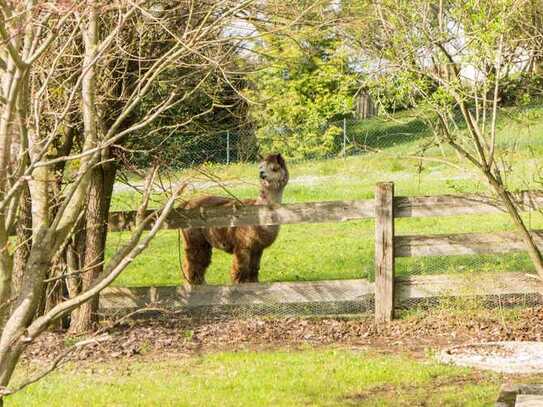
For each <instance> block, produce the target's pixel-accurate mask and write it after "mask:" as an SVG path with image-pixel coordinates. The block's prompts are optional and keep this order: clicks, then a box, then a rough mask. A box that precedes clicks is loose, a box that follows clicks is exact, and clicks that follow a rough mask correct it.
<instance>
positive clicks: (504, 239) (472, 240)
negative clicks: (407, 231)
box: [394, 230, 543, 257]
mask: <svg viewBox="0 0 543 407" xmlns="http://www.w3.org/2000/svg"><path fill="white" fill-rule="evenodd" d="M531 232H532V235H533V237H534V240H535V241H536V244H537V245H538V246H539V247H540V248H541V249H543V230H532V231H531ZM394 250H395V256H396V257H421V256H454V255H463V254H485V253H489V254H490V253H508V252H516V251H523V250H526V244H525V243H524V242H523V241H522V239H521V238H520V237H519V236H518V235H517V234H515V233H513V232H497V233H457V234H452V235H449V234H446V235H414V236H405V235H404V236H396V237H395V239H394Z"/></svg>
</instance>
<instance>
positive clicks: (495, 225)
mask: <svg viewBox="0 0 543 407" xmlns="http://www.w3.org/2000/svg"><path fill="white" fill-rule="evenodd" d="M421 129H422V130H421ZM349 131H350V134H351V135H354V136H356V138H357V139H358V141H359V142H361V141H363V140H366V141H367V140H374V145H375V146H384V147H386V149H385V150H384V151H383V152H380V153H375V154H367V155H361V156H354V157H348V158H346V159H330V160H321V161H307V162H300V163H295V164H291V165H290V171H291V178H292V180H293V181H292V182H291V184H290V185H288V186H287V189H286V191H285V201H286V202H306V201H323V200H342V199H344V200H351V199H371V198H372V197H373V190H374V186H375V183H376V182H379V181H386V180H390V181H394V182H395V185H396V193H397V194H398V195H431V194H444V193H461V192H477V191H485V190H486V188H485V186H484V183H483V182H481V181H480V180H479V179H478V178H477V177H475V176H473V174H470V173H469V172H468V170H458V169H455V168H452V167H450V166H447V165H446V164H442V163H437V162H424V163H423V164H424V165H423V168H422V169H421V168H420V167H419V164H420V163H419V162H418V161H413V160H407V159H404V158H401V157H402V156H405V155H407V154H412V153H413V152H415V151H416V149H417V146H419V145H420V143H422V142H424V138H423V137H422V136H425V135H426V133H425V131H424V129H423V128H422V127H421V126H420V123H419V122H416V121H413V119H411V118H409V117H406V116H405V115H403V116H400V117H399V118H398V121H397V122H390V121H384V120H383V119H373V120H370V121H366V122H362V123H359V124H358V125H357V126H356V127H353V128H351V129H350V130H349ZM498 132H499V133H498V142H499V144H500V145H501V146H502V149H503V151H506V152H507V153H508V154H509V155H510V156H511V161H512V162H513V164H514V167H513V169H512V171H511V172H509V173H508V174H507V176H508V182H509V183H510V185H511V186H513V187H515V188H528V187H538V186H539V185H538V184H537V175H538V168H539V164H540V161H539V157H541V156H542V153H543V137H541V136H542V135H543V108H541V107H539V108H532V109H527V110H525V111H511V112H510V114H509V115H508V116H507V119H504V120H502V121H501V122H500V123H499V126H498ZM406 133H408V134H407V135H406ZM393 140H396V144H394V142H393ZM398 140H399V141H398ZM442 153H443V154H444V155H445V156H446V157H448V158H450V157H454V155H453V154H452V153H451V152H449V151H447V150H446V149H445V150H444V151H443V152H442ZM206 170H208V171H211V172H213V173H214V174H215V175H217V176H218V177H219V178H220V179H221V180H223V181H238V184H236V185H234V186H231V187H229V189H230V192H231V193H233V194H235V195H236V196H239V197H240V198H244V197H252V196H255V195H256V194H257V186H256V182H255V180H256V175H257V174H256V168H255V166H254V165H252V164H234V165H230V166H210V167H208V168H207V169H206ZM195 176H196V178H197V179H200V180H205V178H204V177H202V175H197V174H196V175H195V174H189V173H182V174H176V175H175V177H174V178H175V179H179V178H185V177H186V178H194V177H195ZM206 193H223V194H224V191H221V190H220V189H209V190H206ZM134 205H135V196H134V195H133V194H129V193H120V194H117V195H116V196H115V199H114V203H113V206H114V209H126V208H128V207H134ZM527 216H528V219H529V223H530V225H531V226H532V227H542V225H543V219H541V217H540V216H539V214H529V215H527ZM508 228H510V223H509V220H508V218H507V216H500V215H493V216H469V217H452V218H422V219H401V220H398V221H397V230H398V233H399V234H431V233H461V232H475V231H480V232H489V231H498V230H507V229H508ZM126 237H127V235H126V234H112V236H110V240H109V242H108V251H109V253H111V251H112V249H113V248H114V247H116V246H117V245H118V244H119V243H121V242H122V241H123V239H124V238H126ZM372 239H373V222H371V221H356V222H348V223H344V224H321V225H287V226H284V227H283V229H282V231H281V234H280V236H279V239H278V241H277V242H276V243H275V244H274V245H273V246H272V247H271V248H270V249H268V250H267V251H266V252H265V254H264V258H263V262H262V272H261V280H262V281H285V280H317V279H330V278H358V277H370V278H371V277H372V270H373V263H372V261H373V260H372V259H373V240H372ZM177 240H178V239H177V232H176V231H164V232H161V233H160V234H159V235H158V237H157V238H156V239H155V241H154V242H153V243H152V245H151V247H150V249H149V250H147V251H146V252H144V253H143V254H142V255H141V256H140V257H139V258H138V259H137V260H136V261H135V262H134V263H133V264H132V265H131V266H130V267H129V269H128V270H127V271H126V272H125V273H124V274H123V275H122V276H121V277H120V279H119V280H118V281H117V284H118V285H166V284H179V283H180V282H181V279H180V274H179V259H178V249H177V248H178V243H177ZM229 263H230V256H228V255H226V254H224V253H220V252H216V254H215V255H214V258H213V264H212V266H211V267H210V270H209V272H208V282H210V283H227V282H228V281H229V277H228V269H229ZM466 270H469V271H478V270H487V271H488V270H497V271H503V270H531V266H530V262H529V260H528V259H527V257H526V256H525V255H523V254H511V255H503V256H468V257H465V256H458V257H447V258H418V259H417V258H411V259H400V260H399V261H398V271H399V274H400V275H402V274H409V273H440V272H451V271H466Z"/></svg>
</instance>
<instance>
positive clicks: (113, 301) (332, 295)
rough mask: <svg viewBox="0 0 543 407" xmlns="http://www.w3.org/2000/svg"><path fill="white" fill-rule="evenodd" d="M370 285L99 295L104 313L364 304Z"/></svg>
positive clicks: (162, 289)
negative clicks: (150, 307)
mask: <svg viewBox="0 0 543 407" xmlns="http://www.w3.org/2000/svg"><path fill="white" fill-rule="evenodd" d="M373 292H374V285H373V283H370V282H368V281H367V280H335V281H317V282H289V283H265V284H262V283H249V284H240V285H232V286H214V285H203V286H192V287H191V286H188V285H187V286H170V287H151V288H149V287H134V288H125V287H111V288H108V289H106V290H104V291H103V292H102V294H101V295H100V306H101V308H104V309H113V308H138V307H143V306H145V305H147V304H150V303H163V304H165V305H167V306H169V307H179V306H189V307H201V306H218V305H254V304H290V303H296V304H302V303H305V304H311V303H318V302H340V301H364V300H368V299H369V297H371V298H373Z"/></svg>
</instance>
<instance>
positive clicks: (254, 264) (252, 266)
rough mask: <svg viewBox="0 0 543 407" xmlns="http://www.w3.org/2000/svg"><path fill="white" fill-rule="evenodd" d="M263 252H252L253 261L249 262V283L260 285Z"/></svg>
mask: <svg viewBox="0 0 543 407" xmlns="http://www.w3.org/2000/svg"><path fill="white" fill-rule="evenodd" d="M262 252H263V251H262V250H254V251H253V252H251V259H250V261H249V281H250V282H252V283H258V271H259V270H260V259H261V258H262Z"/></svg>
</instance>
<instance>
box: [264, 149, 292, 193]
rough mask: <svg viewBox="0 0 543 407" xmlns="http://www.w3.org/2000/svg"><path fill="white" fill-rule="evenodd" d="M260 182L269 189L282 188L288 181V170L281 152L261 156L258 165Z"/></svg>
mask: <svg viewBox="0 0 543 407" xmlns="http://www.w3.org/2000/svg"><path fill="white" fill-rule="evenodd" d="M258 171H259V174H260V182H261V184H262V185H263V186H264V187H265V188H267V189H274V190H282V189H283V188H284V187H285V186H286V185H287V183H288V170H287V164H286V163H285V159H284V158H283V157H282V156H281V154H268V155H267V156H266V157H261V160H260V163H259V165H258Z"/></svg>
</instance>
